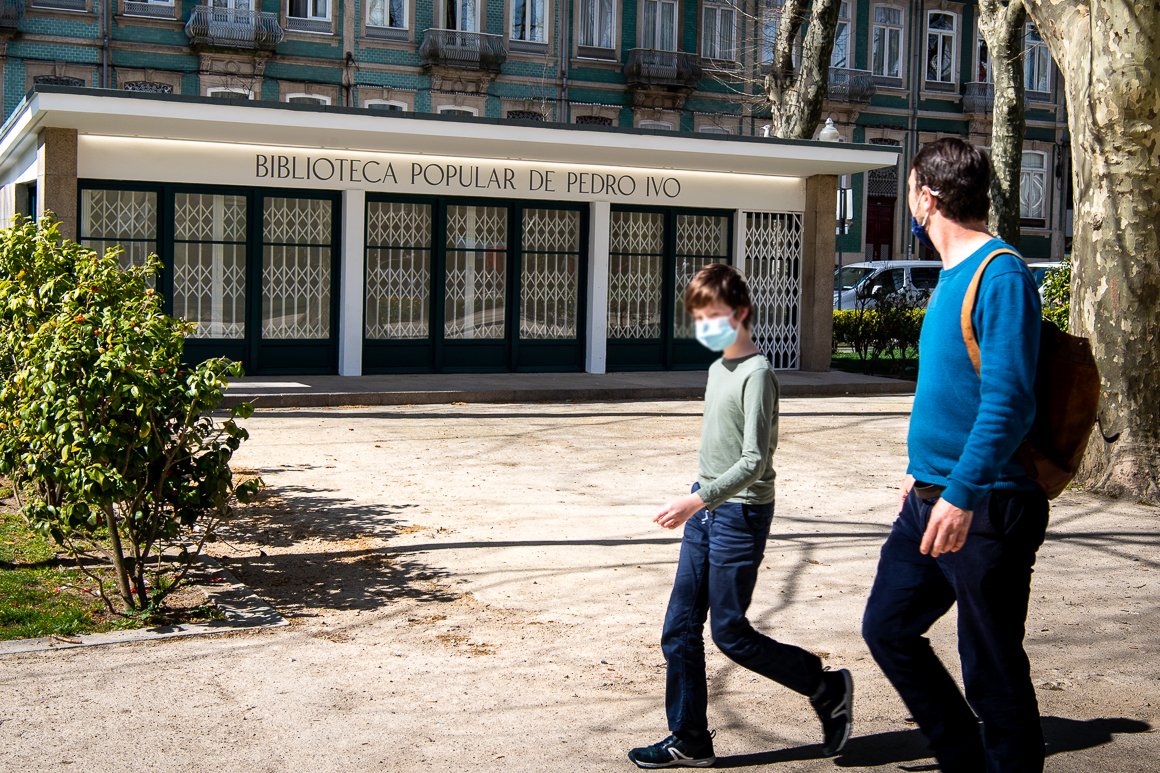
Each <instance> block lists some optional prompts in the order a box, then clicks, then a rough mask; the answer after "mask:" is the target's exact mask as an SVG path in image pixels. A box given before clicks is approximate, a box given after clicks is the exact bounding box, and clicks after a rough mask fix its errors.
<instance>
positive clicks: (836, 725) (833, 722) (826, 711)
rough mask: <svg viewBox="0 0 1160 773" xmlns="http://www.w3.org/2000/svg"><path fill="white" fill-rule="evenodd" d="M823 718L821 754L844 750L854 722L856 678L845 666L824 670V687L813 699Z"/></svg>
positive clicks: (816, 709) (827, 754) (831, 755)
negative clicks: (835, 669) (834, 669)
mask: <svg viewBox="0 0 1160 773" xmlns="http://www.w3.org/2000/svg"><path fill="white" fill-rule="evenodd" d="M810 703H812V704H813V705H814V711H816V712H818V718H819V719H821V720H822V756H824V757H833V756H834V755H835V754H837V753H838V752H840V751H842V747H843V746H845V745H846V741H847V740H849V738H850V728H851V727H852V726H853V724H854V705H853V704H854V679H853V677H851V676H850V672H849V671H847V670H846V669H844V668H843V669H841V670H839V671H823V672H822V686H821V687H819V688H818V692H817V694H816V695H814V697H812V698H810Z"/></svg>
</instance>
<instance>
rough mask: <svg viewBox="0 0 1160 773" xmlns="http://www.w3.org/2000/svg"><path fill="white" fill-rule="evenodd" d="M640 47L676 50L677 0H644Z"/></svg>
mask: <svg viewBox="0 0 1160 773" xmlns="http://www.w3.org/2000/svg"><path fill="white" fill-rule="evenodd" d="M640 45H641V48H652V49H656V50H657V51H676V50H677V0H644V19H643V20H642V22H641V36H640Z"/></svg>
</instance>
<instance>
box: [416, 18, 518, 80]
mask: <svg viewBox="0 0 1160 773" xmlns="http://www.w3.org/2000/svg"><path fill="white" fill-rule="evenodd" d="M507 54H508V52H507V48H505V47H504V44H503V36H502V35H486V34H484V33H482V32H463V31H462V30H441V29H428V30H424V32H423V42H422V43H420V44H419V58H420V59H422V60H423V64H424V65H425V66H427V67H455V68H458V69H461V70H484V71H486V72H499V70H500V67H501V66H503V63H504V62H506V61H507Z"/></svg>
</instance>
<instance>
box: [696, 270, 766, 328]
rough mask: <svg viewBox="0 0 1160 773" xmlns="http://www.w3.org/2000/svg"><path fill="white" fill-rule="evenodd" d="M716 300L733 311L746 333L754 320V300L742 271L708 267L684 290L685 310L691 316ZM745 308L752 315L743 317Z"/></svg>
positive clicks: (699, 272) (698, 273)
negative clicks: (741, 312) (742, 312)
mask: <svg viewBox="0 0 1160 773" xmlns="http://www.w3.org/2000/svg"><path fill="white" fill-rule="evenodd" d="M717 301H721V302H722V303H724V304H725V305H726V306H728V307H729V308H731V309H733V312H734V314H736V315H737V317H738V318H739V319H740V320H741V324H743V325H744V326H745V328H746V330H748V329H749V324H750V322H751V321H752V320H753V300H752V299H751V298H750V297H749V285H748V284H746V282H745V277H744V276H742V275H741V272H740V271H738V270H737V269H735V268H733V266H727V265H725V264H724V263H710V264H709V265H707V266H705V267H704V268H702V269H701V270H700V271H698V272H697V275H696V276H694V277H693V278H692V280H690V281H689V286H688V287H686V288H685V311H687V312H689V313H690V314H692V313H693V312H695V311H696V310H697V309H703V308H705V307H706V306H711V305H712V304H714V303H716V302H717ZM742 309H748V311H749V313H748V314H746V315H744V316H742V315H741V314H740V311H741V310H742Z"/></svg>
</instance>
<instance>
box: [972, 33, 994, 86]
mask: <svg viewBox="0 0 1160 773" xmlns="http://www.w3.org/2000/svg"><path fill="white" fill-rule="evenodd" d="M992 77H993V76H992V75H991V52H989V51H988V50H987V41H985V40H983V31H982V30H981V29H976V31H975V82H977V83H991V82H992V80H991V78H992Z"/></svg>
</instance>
